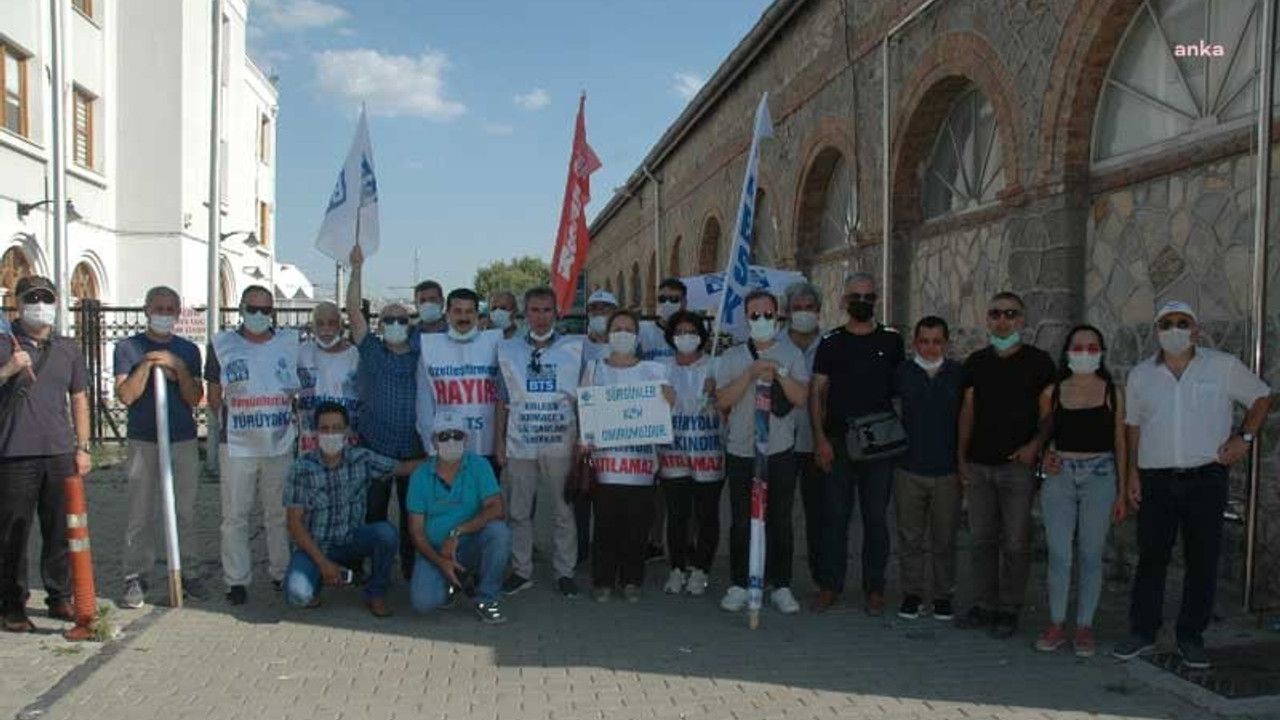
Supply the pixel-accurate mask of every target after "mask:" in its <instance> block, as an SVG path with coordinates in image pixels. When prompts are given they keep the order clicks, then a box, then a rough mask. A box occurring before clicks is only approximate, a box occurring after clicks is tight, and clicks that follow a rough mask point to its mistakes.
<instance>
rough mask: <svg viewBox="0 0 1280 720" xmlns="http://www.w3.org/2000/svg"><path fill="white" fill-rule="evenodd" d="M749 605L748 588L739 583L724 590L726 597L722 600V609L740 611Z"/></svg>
mask: <svg viewBox="0 0 1280 720" xmlns="http://www.w3.org/2000/svg"><path fill="white" fill-rule="evenodd" d="M746 606H747V589H746V588H744V587H739V586H737V585H730V586H729V589H728V590H725V591H724V599H723V600H721V601H720V609H721V610H728V611H729V612H738V611H740V610H742V609H743V608H745V607H746Z"/></svg>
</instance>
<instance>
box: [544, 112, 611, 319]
mask: <svg viewBox="0 0 1280 720" xmlns="http://www.w3.org/2000/svg"><path fill="white" fill-rule="evenodd" d="M586 105H587V96H586V94H585V93H584V94H583V95H582V98H581V99H580V100H579V101H578V124H577V127H576V128H575V129H574V132H573V153H572V154H571V155H570V156H569V180H568V183H567V184H566V186H565V189H564V207H563V208H562V209H561V211H560V229H559V230H558V231H557V232H556V248H555V252H554V253H553V254H552V256H551V287H552V288H553V289H554V290H555V292H556V306H557V307H559V308H560V312H562V313H563V312H568V311H569V308H570V307H572V306H573V294H574V292H576V291H577V289H578V275H579V274H580V273H581V272H582V265H583V264H584V263H585V262H586V261H587V244H588V241H589V238H588V237H587V215H586V208H587V203H588V202H590V201H591V173H593V172H595V171H596V170H599V169H600V159H599V158H598V157H596V153H595V151H594V150H592V149H591V146H590V145H588V144H587V119H586V114H585V111H586Z"/></svg>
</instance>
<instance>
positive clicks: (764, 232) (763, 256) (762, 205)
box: [720, 188, 782, 269]
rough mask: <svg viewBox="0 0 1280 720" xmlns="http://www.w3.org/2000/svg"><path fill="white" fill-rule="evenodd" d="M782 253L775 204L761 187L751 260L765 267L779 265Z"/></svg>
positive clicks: (752, 227) (757, 197) (754, 222)
mask: <svg viewBox="0 0 1280 720" xmlns="http://www.w3.org/2000/svg"><path fill="white" fill-rule="evenodd" d="M781 254H782V247H781V241H780V238H779V237H778V221H777V219H776V218H775V217H774V214H773V204H772V203H770V202H769V193H767V192H765V190H764V188H759V189H758V190H756V207H755V218H754V219H753V221H752V223H751V262H752V264H755V265H763V266H764V267H777V265H778V262H779V259H780V258H779V256H780V255H781ZM720 269H723V268H720Z"/></svg>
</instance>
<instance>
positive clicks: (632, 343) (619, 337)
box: [609, 331, 639, 355]
mask: <svg viewBox="0 0 1280 720" xmlns="http://www.w3.org/2000/svg"><path fill="white" fill-rule="evenodd" d="M638 341H639V338H637V337H636V334H635V333H633V332H626V331H620V332H611V333H609V347H610V348H612V349H613V352H614V354H615V355H634V354H635V352H636V342H638Z"/></svg>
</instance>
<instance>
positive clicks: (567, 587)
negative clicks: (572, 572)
mask: <svg viewBox="0 0 1280 720" xmlns="http://www.w3.org/2000/svg"><path fill="white" fill-rule="evenodd" d="M556 589H557V590H559V591H560V594H561V595H563V596H565V597H567V598H576V597H578V583H576V582H574V581H573V578H571V577H562V578H560V579H559V580H556Z"/></svg>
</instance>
